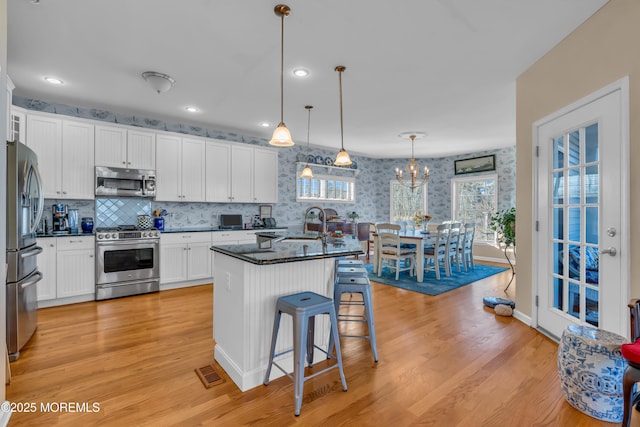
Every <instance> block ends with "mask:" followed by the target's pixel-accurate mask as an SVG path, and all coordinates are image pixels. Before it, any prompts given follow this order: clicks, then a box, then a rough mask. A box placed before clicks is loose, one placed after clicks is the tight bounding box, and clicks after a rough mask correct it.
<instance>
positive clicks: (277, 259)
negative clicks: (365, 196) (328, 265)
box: [211, 232, 364, 265]
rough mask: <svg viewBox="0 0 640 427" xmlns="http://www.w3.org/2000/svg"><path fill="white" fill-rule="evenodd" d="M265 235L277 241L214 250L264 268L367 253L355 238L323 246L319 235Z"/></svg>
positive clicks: (221, 247)
mask: <svg viewBox="0 0 640 427" xmlns="http://www.w3.org/2000/svg"><path fill="white" fill-rule="evenodd" d="M264 234H265V237H267V236H268V237H273V238H274V240H272V241H268V240H267V241H266V242H263V243H251V244H244V245H215V246H212V247H211V250H212V251H214V252H219V253H223V254H225V255H229V256H231V257H233V258H237V259H240V260H243V261H246V262H250V263H252V264H260V265H266V264H282V263H286V262H296V261H308V260H314V259H322V258H335V257H341V256H352V255H363V254H364V252H363V251H362V246H360V242H358V240H356V239H354V238H353V236H346V237H345V238H343V239H333V238H329V239H328V241H327V244H326V245H323V244H322V241H321V240H320V239H318V238H317V236H315V235H314V236H311V235H309V234H307V235H301V234H297V235H295V234H290V233H268V232H267V233H264ZM279 239H284V240H279Z"/></svg>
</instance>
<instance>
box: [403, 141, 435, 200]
mask: <svg viewBox="0 0 640 427" xmlns="http://www.w3.org/2000/svg"><path fill="white" fill-rule="evenodd" d="M424 135H425V133H424V132H409V133H408V135H407V134H406V133H403V134H400V136H401V137H405V136H408V137H409V139H410V140H411V160H410V161H409V163H408V164H407V165H406V166H405V168H404V171H406V175H407V176H406V177H404V176H403V175H402V174H403V170H402V169H400V168H396V180H398V182H399V183H400V184H402V185H406V186H407V187H409V188H410V189H411V191H413V190H415V189H416V188H418V187H421V186H423V185H424V184H425V183H426V182H427V181H428V180H429V168H428V167H426V166H425V167H424V172H423V173H422V176H421V177H420V179H418V171H419V169H420V166H419V165H417V164H416V158H415V156H414V150H413V148H414V140H415V139H416V138H417V137H423V136H424ZM405 180H406V181H405Z"/></svg>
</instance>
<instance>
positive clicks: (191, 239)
mask: <svg viewBox="0 0 640 427" xmlns="http://www.w3.org/2000/svg"><path fill="white" fill-rule="evenodd" d="M210 248H211V233H210V232H196V233H165V234H162V235H161V236H160V283H161V284H165V283H175V282H187V281H192V280H200V281H203V280H204V281H209V282H210V281H211V276H212V275H211V255H210V252H211V251H210Z"/></svg>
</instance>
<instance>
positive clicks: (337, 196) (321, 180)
mask: <svg viewBox="0 0 640 427" xmlns="http://www.w3.org/2000/svg"><path fill="white" fill-rule="evenodd" d="M296 191H297V194H296V201H299V202H300V201H317V200H320V201H332V202H346V203H354V202H355V200H356V180H355V178H351V177H345V176H325V175H315V176H314V177H313V178H300V177H298V183H297V188H296Z"/></svg>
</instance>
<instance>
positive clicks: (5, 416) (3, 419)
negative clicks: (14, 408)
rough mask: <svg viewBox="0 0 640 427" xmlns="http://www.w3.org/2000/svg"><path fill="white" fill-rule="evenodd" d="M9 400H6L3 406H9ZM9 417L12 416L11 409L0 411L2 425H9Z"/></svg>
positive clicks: (0, 424)
mask: <svg viewBox="0 0 640 427" xmlns="http://www.w3.org/2000/svg"><path fill="white" fill-rule="evenodd" d="M8 405H9V402H7V401H6V400H5V401H4V405H3V406H8ZM9 418H11V411H6V412H5V411H0V426H2V427H7V426H8V425H9Z"/></svg>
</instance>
